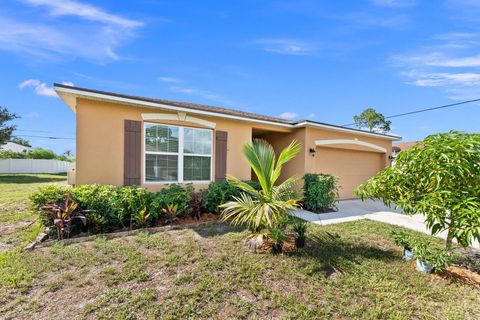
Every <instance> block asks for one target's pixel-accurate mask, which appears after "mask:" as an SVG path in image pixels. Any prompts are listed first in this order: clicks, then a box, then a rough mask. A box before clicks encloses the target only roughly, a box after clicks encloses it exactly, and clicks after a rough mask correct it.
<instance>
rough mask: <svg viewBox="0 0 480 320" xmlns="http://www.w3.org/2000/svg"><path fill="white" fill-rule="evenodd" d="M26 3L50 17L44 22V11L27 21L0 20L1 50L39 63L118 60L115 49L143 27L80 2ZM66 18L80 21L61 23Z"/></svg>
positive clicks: (37, 0) (43, 0)
mask: <svg viewBox="0 0 480 320" xmlns="http://www.w3.org/2000/svg"><path fill="white" fill-rule="evenodd" d="M23 3H24V4H26V5H29V6H33V7H34V8H39V9H40V8H46V9H47V12H46V14H47V15H49V16H50V17H48V19H44V16H45V14H42V11H41V10H34V11H31V13H30V14H31V15H30V16H27V17H23V16H20V15H19V16H14V17H4V16H0V50H4V51H9V52H14V53H19V54H23V55H27V56H28V57H35V58H38V60H40V61H44V60H50V61H52V60H53V61H55V60H59V59H72V58H75V57H81V58H87V59H93V60H100V61H105V60H118V59H119V56H118V54H117V53H116V52H115V51H116V49H117V48H118V47H119V46H120V45H122V44H123V43H124V42H126V41H127V40H129V39H130V38H132V37H133V36H134V31H135V30H136V28H138V27H139V26H141V25H142V23H141V22H139V21H136V20H130V19H126V18H123V17H121V16H118V15H113V14H110V13H107V12H106V11H104V10H101V9H100V8H98V7H94V6H91V5H87V4H83V3H81V2H78V1H71V0H67V1H58V0H48V1H47V0H24V1H23ZM66 16H74V17H77V18H79V19H77V20H72V19H68V20H65V19H62V17H66ZM52 17H53V19H52ZM44 21H45V22H44Z"/></svg>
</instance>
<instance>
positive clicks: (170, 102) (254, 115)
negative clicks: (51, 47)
mask: <svg viewBox="0 0 480 320" xmlns="http://www.w3.org/2000/svg"><path fill="white" fill-rule="evenodd" d="M53 85H54V87H61V88H71V89H77V90H82V91H87V92H92V93H99V94H107V95H112V96H116V97H125V98H132V99H137V100H143V101H149V102H155V103H161V104H167V105H172V106H177V107H187V108H193V109H197V110H206V111H217V112H221V113H226V114H235V115H241V116H247V117H252V118H258V119H262V120H269V121H275V122H280V123H286V124H292V125H293V124H295V123H297V121H291V120H287V119H282V118H279V117H274V116H267V115H262V114H258V113H253V112H248V111H242V110H238V109H232V108H225V107H218V106H212V105H208V104H201V103H192V102H185V101H174V100H168V99H160V98H150V97H145V96H137V95H132V94H124V93H115V92H111V91H103V90H96V89H89V88H83V87H77V86H69V85H66V84H63V83H56V82H55V83H54V84H53Z"/></svg>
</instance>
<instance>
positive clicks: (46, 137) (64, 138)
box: [15, 134, 75, 140]
mask: <svg viewBox="0 0 480 320" xmlns="http://www.w3.org/2000/svg"><path fill="white" fill-rule="evenodd" d="M15 136H16V137H27V138H43V139H50V140H75V138H67V137H49V136H31V135H25V134H18V135H15Z"/></svg>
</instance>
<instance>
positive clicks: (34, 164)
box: [0, 159, 75, 173]
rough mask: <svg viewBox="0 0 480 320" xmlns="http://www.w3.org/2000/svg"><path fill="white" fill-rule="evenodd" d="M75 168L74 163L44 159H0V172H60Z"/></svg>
mask: <svg viewBox="0 0 480 320" xmlns="http://www.w3.org/2000/svg"><path fill="white" fill-rule="evenodd" d="M73 168H75V163H72V162H68V161H60V160H45V159H0V173H60V172H67V171H69V170H70V169H73Z"/></svg>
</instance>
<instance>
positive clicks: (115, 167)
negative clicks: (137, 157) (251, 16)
mask: <svg viewBox="0 0 480 320" xmlns="http://www.w3.org/2000/svg"><path fill="white" fill-rule="evenodd" d="M75 111H76V114H77V123H76V126H77V128H76V129H77V164H76V182H77V184H91V183H98V184H113V185H122V184H123V174H124V172H123V170H124V164H123V161H124V121H125V120H136V121H142V122H143V119H142V113H143V114H152V113H162V114H165V113H169V112H168V111H165V110H159V109H155V108H147V107H142V106H139V105H128V104H120V103H113V102H105V101H100V100H93V99H85V98H77V101H76V108H75ZM170 114H176V113H174V112H170ZM192 116H194V117H196V118H200V119H201V120H206V121H209V122H213V123H215V128H214V129H213V130H221V131H226V132H228V140H227V173H229V174H232V175H234V176H236V177H238V178H240V179H245V180H247V179H252V172H251V169H250V167H249V165H248V162H247V161H246V159H245V157H244V156H243V155H242V154H241V148H242V145H244V144H245V143H248V142H250V141H251V140H252V138H264V139H266V140H267V141H268V142H270V143H271V144H272V146H273V147H274V149H275V151H276V152H277V153H279V152H280V151H281V150H282V149H283V148H284V147H286V146H287V145H288V144H289V143H290V142H291V141H292V140H293V139H296V140H297V141H299V142H300V143H301V144H302V151H301V152H300V154H299V155H298V156H297V157H296V158H294V159H293V160H292V161H291V162H289V163H288V164H287V165H286V166H285V168H284V170H283V172H282V175H281V178H280V180H281V181H283V180H285V179H286V178H287V177H289V176H292V175H297V176H299V177H301V176H303V174H305V173H307V172H308V173H314V172H323V173H330V174H334V175H336V176H338V177H339V178H340V183H341V185H342V191H341V194H340V198H342V199H345V198H352V197H353V196H352V190H353V188H354V187H355V186H357V185H358V184H359V183H361V182H363V181H365V180H366V179H367V178H369V177H371V176H373V175H374V174H375V173H377V172H378V171H380V170H381V169H383V168H384V167H386V166H387V165H389V160H388V156H389V155H390V152H391V146H392V142H391V141H390V140H387V139H382V138H376V137H370V136H363V135H359V134H355V133H349V132H338V131H334V130H330V129H325V128H312V127H308V126H307V127H302V128H296V129H293V128H285V127H282V126H276V125H270V124H259V123H255V122H249V121H241V120H231V119H225V118H221V117H209V116H200V115H194V114H192ZM146 122H157V123H164V124H174V125H181V126H186V127H200V128H204V126H203V125H202V124H198V123H192V122H184V121H176V120H148V121H146ZM142 128H143V124H142ZM142 135H143V129H142ZM213 136H214V137H215V135H213ZM325 139H351V140H355V139H356V140H360V141H363V142H366V143H371V144H374V145H376V146H378V147H381V148H384V149H386V153H379V152H378V151H372V150H369V149H368V148H367V149H366V150H364V149H365V148H363V147H361V146H358V145H354V144H352V145H345V144H343V145H338V146H336V145H333V146H329V147H317V146H316V145H315V141H316V140H325ZM142 143H143V139H142ZM214 146H215V143H214ZM310 148H313V149H315V150H316V155H315V157H314V156H312V154H311V153H310V152H309V149H310ZM142 150H143V148H142ZM213 155H215V150H214V151H213ZM141 162H142V168H141V172H142V179H141V180H142V181H144V176H143V175H144V154H143V152H142V161H141ZM212 165H214V161H212ZM214 170H215V168H213V172H215V171H214ZM213 176H214V174H213ZM212 179H213V177H212ZM143 186H145V187H146V188H148V189H149V190H152V191H155V190H158V189H160V188H162V187H164V185H162V184H161V183H158V184H151V183H149V184H143ZM196 187H197V188H202V187H206V185H196Z"/></svg>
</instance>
